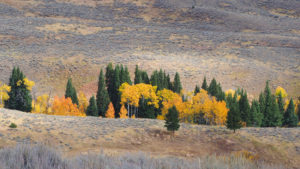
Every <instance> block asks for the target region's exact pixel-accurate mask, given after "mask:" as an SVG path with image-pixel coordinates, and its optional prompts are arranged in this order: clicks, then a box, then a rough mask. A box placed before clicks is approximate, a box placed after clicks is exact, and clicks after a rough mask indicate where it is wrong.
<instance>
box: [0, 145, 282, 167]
mask: <svg viewBox="0 0 300 169" xmlns="http://www.w3.org/2000/svg"><path fill="white" fill-rule="evenodd" d="M0 168H1V169H281V168H282V167H276V166H269V165H267V164H265V163H254V162H251V161H249V160H247V159H246V158H244V157H236V156H230V157H216V156H208V157H206V158H202V159H194V160H184V159H180V158H175V157H172V158H171V157H164V158H152V157H150V156H148V155H146V154H143V153H137V154H125V155H122V156H118V157H116V156H108V155H105V154H103V153H102V154H98V155H92V154H89V155H79V156H77V157H74V158H70V159H65V158H63V157H62V156H61V153H60V152H58V151H56V150H54V149H52V148H49V147H46V146H43V145H34V146H30V145H17V146H16V147H13V148H4V149H1V150H0Z"/></svg>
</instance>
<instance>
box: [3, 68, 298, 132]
mask: <svg viewBox="0 0 300 169" xmlns="http://www.w3.org/2000/svg"><path fill="white" fill-rule="evenodd" d="M33 86H34V82H33V81H30V80H28V79H27V78H26V76H25V75H24V74H23V73H22V71H21V70H20V69H19V68H18V67H17V68H13V70H12V74H11V76H10V79H9V84H8V85H5V84H1V83H0V103H1V104H0V105H4V107H5V108H8V109H16V110H20V111H25V112H32V113H45V114H55V115H76V116H101V117H107V118H153V119H154V118H158V119H165V118H166V116H167V114H168V112H169V110H171V111H172V112H178V119H179V120H180V121H181V122H188V123H195V124H210V125H227V127H228V128H230V129H233V130H235V129H238V128H240V127H242V126H249V127H251V126H255V127H275V126H284V127H295V126H297V124H298V121H299V119H300V113H299V109H300V108H299V106H298V105H299V100H296V104H294V101H293V99H290V100H289V101H287V99H286V98H287V93H286V91H285V90H284V89H283V88H281V87H278V88H277V89H276V92H275V93H274V94H272V93H271V90H270V87H269V82H266V87H265V90H264V91H263V92H261V94H260V95H259V98H258V99H253V100H252V101H251V103H250V102H249V99H248V94H247V91H246V90H244V89H237V90H228V91H226V92H225V91H223V89H222V86H221V84H220V83H218V82H217V81H216V79H214V78H213V79H212V80H211V82H210V83H209V84H208V82H207V79H206V77H204V79H203V82H202V85H201V87H200V86H198V85H196V86H195V90H194V91H193V92H187V91H185V90H184V89H183V88H182V84H181V80H180V75H179V73H177V72H176V74H175V76H174V79H173V81H171V78H170V75H169V74H167V73H166V72H165V71H163V70H162V69H160V70H156V71H154V72H153V73H152V74H151V75H150V76H148V73H147V72H146V71H144V70H141V69H139V67H138V66H136V68H135V72H134V81H133V82H132V81H131V78H130V74H129V71H128V68H127V66H123V65H122V64H118V65H115V66H113V64H112V63H109V64H108V65H107V66H106V69H105V73H104V71H103V70H102V69H101V71H100V74H99V78H98V90H97V93H96V96H92V97H91V98H90V99H89V100H88V99H87V98H86V96H85V94H84V93H83V92H79V94H77V91H76V89H75V87H74V86H73V83H72V79H68V81H67V84H66V91H65V95H64V97H62V98H59V97H54V100H53V102H52V103H50V96H49V95H46V94H45V95H42V96H39V97H37V98H36V99H32V96H31V94H30V92H31V89H32V87H33ZM174 109H176V111H175V110H174Z"/></svg>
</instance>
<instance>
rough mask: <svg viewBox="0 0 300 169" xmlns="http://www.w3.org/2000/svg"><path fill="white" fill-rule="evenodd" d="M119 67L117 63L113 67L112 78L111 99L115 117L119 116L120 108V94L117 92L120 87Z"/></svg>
mask: <svg viewBox="0 0 300 169" xmlns="http://www.w3.org/2000/svg"><path fill="white" fill-rule="evenodd" d="M120 85H121V83H120V67H119V66H118V65H117V66H116V67H115V72H114V78H113V93H112V98H111V101H112V103H113V105H114V108H115V117H119V113H118V112H120V108H121V104H120V102H121V95H120V92H119V88H120Z"/></svg>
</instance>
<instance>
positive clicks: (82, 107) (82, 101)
mask: <svg viewBox="0 0 300 169" xmlns="http://www.w3.org/2000/svg"><path fill="white" fill-rule="evenodd" d="M78 102H79V103H78V104H79V111H80V112H82V113H84V112H86V109H87V107H88V106H89V101H88V99H87V98H86V96H85V94H84V93H83V92H79V95H78Z"/></svg>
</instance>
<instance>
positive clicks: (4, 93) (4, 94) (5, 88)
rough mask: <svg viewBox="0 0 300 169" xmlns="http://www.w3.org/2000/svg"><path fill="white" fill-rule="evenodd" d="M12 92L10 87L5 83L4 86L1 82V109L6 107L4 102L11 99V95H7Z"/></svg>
mask: <svg viewBox="0 0 300 169" xmlns="http://www.w3.org/2000/svg"><path fill="white" fill-rule="evenodd" d="M10 90H11V87H10V86H8V85H6V84H4V83H3V84H2V82H1V81H0V107H4V101H6V100H8V99H9V95H8V94H7V93H8V92H10Z"/></svg>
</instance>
